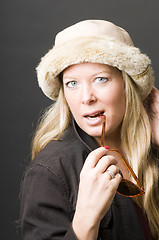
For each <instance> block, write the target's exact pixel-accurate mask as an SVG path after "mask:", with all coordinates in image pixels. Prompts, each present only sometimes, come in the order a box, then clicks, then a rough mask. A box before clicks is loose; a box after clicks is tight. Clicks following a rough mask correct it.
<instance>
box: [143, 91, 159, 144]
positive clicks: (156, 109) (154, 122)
mask: <svg viewBox="0 0 159 240" xmlns="http://www.w3.org/2000/svg"><path fill="white" fill-rule="evenodd" d="M146 102H147V104H148V106H149V112H150V123H151V129H152V141H153V143H155V144H156V145H158V146H159V91H158V89H157V88H155V87H153V89H152V91H151V93H150V95H149V96H148V97H147V99H146Z"/></svg>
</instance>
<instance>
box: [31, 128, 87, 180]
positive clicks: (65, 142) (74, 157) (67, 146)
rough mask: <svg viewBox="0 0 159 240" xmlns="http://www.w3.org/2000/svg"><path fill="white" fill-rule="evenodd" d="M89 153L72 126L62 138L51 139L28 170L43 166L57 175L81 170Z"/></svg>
mask: <svg viewBox="0 0 159 240" xmlns="http://www.w3.org/2000/svg"><path fill="white" fill-rule="evenodd" d="M88 154H89V149H87V148H86V147H85V146H84V144H83V143H82V142H81V141H80V140H79V138H78V137H77V135H76V134H75V132H74V129H73V128H72V126H70V127H69V128H68V129H67V130H66V131H65V132H64V134H63V136H62V138H61V140H52V141H50V142H49V143H48V144H47V145H46V146H45V147H44V148H43V149H42V150H41V152H39V153H38V154H37V156H36V157H35V159H34V160H33V161H32V162H31V163H30V164H29V166H28V168H27V171H28V170H29V169H30V168H36V167H37V166H41V167H44V168H47V170H48V171H50V172H51V173H53V174H55V175H62V174H64V175H66V172H70V171H71V170H72V169H74V170H76V171H77V172H80V171H81V168H82V166H83V163H84V160H85V158H86V157H87V155H88Z"/></svg>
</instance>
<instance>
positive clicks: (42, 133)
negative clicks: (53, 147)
mask: <svg viewBox="0 0 159 240" xmlns="http://www.w3.org/2000/svg"><path fill="white" fill-rule="evenodd" d="M122 74H123V79H124V82H125V93H126V111H125V116H124V119H123V123H122V129H121V140H122V146H123V149H124V151H125V154H126V156H127V159H128V161H129V163H130V165H131V166H132V168H133V170H134V171H135V173H136V175H137V176H138V178H139V180H140V182H141V183H143V186H144V189H145V195H144V196H142V197H137V198H136V199H135V201H136V203H137V204H138V205H140V206H141V207H142V208H143V209H144V211H145V212H146V214H147V217H148V220H149V224H150V228H151V231H152V234H153V235H154V236H155V237H157V238H159V224H158V220H159V187H158V181H159V171H158V167H157V163H156V162H155V161H154V159H153V158H152V156H151V154H150V153H151V127H150V121H149V117H148V114H147V112H146V110H145V108H144V106H143V103H142V101H141V98H140V95H139V94H138V90H137V87H136V86H135V84H134V82H133V81H132V80H131V79H130V77H129V76H128V75H127V74H126V73H125V72H122ZM70 119H71V118H70V112H69V108H68V105H67V103H66V100H65V97H64V93H63V88H62V87H61V89H60V92H59V96H58V99H57V101H56V102H55V103H53V104H52V105H51V106H50V107H49V109H47V111H46V112H45V113H44V115H43V116H42V118H41V120H40V123H39V125H38V128H37V130H36V133H35V135H34V139H33V143H32V159H34V157H35V156H36V155H37V153H38V152H40V151H41V150H42V149H43V148H44V147H45V146H46V144H47V143H48V142H50V141H51V140H59V139H60V137H61V136H62V134H63V132H64V131H65V129H66V128H67V127H68V125H69V123H70Z"/></svg>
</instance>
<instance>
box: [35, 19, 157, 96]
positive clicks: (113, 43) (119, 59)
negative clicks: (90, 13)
mask: <svg viewBox="0 0 159 240" xmlns="http://www.w3.org/2000/svg"><path fill="white" fill-rule="evenodd" d="M83 62H92V63H101V64H108V65H110V66H113V67H117V68H118V69H119V70H122V71H125V72H126V73H127V74H128V75H129V76H130V77H131V78H132V80H133V81H134V82H135V83H136V85H137V87H138V89H139V93H140V95H141V98H142V100H144V99H145V98H146V97H147V96H148V94H149V93H150V91H151V89H152V86H153V84H154V77H153V70H152V68H151V66H150V64H151V61H150V59H149V58H148V56H146V55H145V54H143V53H141V52H140V50H139V49H138V48H136V47H134V45H133V42H132V40H131V38H130V36H129V34H128V33H127V32H126V31H125V30H124V29H122V28H120V27H118V26H116V25H115V24H113V23H111V22H108V21H104V20H85V21H82V22H79V23H77V24H75V25H73V26H70V27H68V28H66V29H64V30H63V31H61V32H59V33H58V34H57V35H56V38H55V45H54V46H53V48H52V49H51V50H50V51H49V52H48V53H47V54H46V55H45V56H44V57H43V58H42V59H41V62H40V64H39V66H38V67H37V76H38V82H39V86H40V87H41V89H42V90H43V92H44V93H45V94H46V96H48V97H49V98H51V99H53V100H56V99H57V97H58V93H59V89H60V81H59V78H58V75H59V74H60V73H61V72H62V71H63V70H64V69H66V68H67V67H68V66H70V65H73V64H78V63H83Z"/></svg>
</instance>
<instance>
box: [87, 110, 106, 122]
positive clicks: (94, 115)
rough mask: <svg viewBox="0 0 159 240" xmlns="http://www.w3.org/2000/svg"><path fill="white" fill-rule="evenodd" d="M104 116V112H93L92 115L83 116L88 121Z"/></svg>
mask: <svg viewBox="0 0 159 240" xmlns="http://www.w3.org/2000/svg"><path fill="white" fill-rule="evenodd" d="M103 115H104V111H98V112H94V113H90V114H86V115H84V117H85V118H88V119H90V120H95V119H97V118H99V117H101V116H103Z"/></svg>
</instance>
